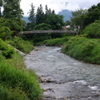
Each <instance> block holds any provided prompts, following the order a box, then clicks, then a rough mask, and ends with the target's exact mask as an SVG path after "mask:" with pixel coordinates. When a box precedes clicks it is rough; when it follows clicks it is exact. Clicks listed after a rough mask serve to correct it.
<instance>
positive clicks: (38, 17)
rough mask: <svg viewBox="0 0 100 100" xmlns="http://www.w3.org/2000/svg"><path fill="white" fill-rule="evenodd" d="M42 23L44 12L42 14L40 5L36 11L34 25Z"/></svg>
mask: <svg viewBox="0 0 100 100" xmlns="http://www.w3.org/2000/svg"><path fill="white" fill-rule="evenodd" d="M43 22H44V12H43V7H42V5H41V4H40V6H39V7H38V9H37V13H36V24H37V25H38V24H41V23H43Z"/></svg>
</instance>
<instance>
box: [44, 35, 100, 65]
mask: <svg viewBox="0 0 100 100" xmlns="http://www.w3.org/2000/svg"><path fill="white" fill-rule="evenodd" d="M43 43H44V44H45V45H47V46H62V52H63V53H65V54H67V55H69V56H71V57H72V58H75V59H77V60H79V61H84V62H87V63H92V64H100V60H99V59H100V52H99V51H100V39H99V38H87V37H85V36H84V35H82V36H81V35H79V36H65V37H62V38H56V39H49V40H45V41H44V42H43Z"/></svg>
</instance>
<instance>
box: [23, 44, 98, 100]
mask: <svg viewBox="0 0 100 100" xmlns="http://www.w3.org/2000/svg"><path fill="white" fill-rule="evenodd" d="M24 61H25V64H26V66H27V68H29V69H32V70H34V71H35V72H36V74H37V75H39V77H40V86H41V88H42V89H43V96H44V97H43V100H100V65H94V64H88V63H84V62H80V61H77V60H75V59H73V58H71V57H69V56H68V55H65V54H63V53H61V47H48V46H38V47H35V49H34V50H33V51H31V52H30V53H29V54H27V55H26V56H25V57H24Z"/></svg>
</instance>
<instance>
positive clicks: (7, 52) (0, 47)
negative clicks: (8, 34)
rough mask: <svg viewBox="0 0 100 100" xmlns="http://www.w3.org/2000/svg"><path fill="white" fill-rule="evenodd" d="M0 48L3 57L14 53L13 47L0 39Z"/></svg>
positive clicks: (9, 56) (8, 56)
mask: <svg viewBox="0 0 100 100" xmlns="http://www.w3.org/2000/svg"><path fill="white" fill-rule="evenodd" d="M0 50H1V52H2V54H3V56H4V57H6V58H11V57H12V55H13V54H14V49H13V48H12V47H10V46H8V45H7V44H6V43H5V42H3V41H2V40H1V39H0Z"/></svg>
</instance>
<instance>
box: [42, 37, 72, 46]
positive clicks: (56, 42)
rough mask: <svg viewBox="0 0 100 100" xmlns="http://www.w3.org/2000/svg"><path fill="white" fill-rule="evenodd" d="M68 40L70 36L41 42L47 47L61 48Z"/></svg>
mask: <svg viewBox="0 0 100 100" xmlns="http://www.w3.org/2000/svg"><path fill="white" fill-rule="evenodd" d="M69 38H70V36H65V37H61V38H55V39H49V40H45V41H44V42H43V44H45V45H47V46H61V45H63V44H64V43H65V42H67V41H68V40H69Z"/></svg>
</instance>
